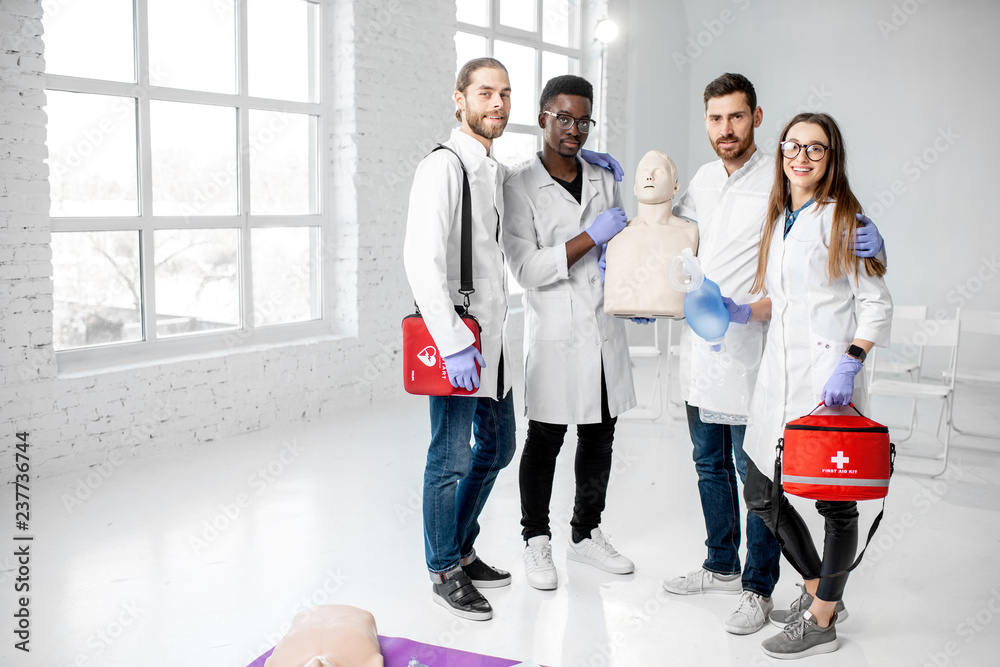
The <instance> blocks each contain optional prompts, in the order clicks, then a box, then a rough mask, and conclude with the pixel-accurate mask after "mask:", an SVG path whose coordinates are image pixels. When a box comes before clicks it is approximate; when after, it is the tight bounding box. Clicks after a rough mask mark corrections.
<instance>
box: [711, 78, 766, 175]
mask: <svg viewBox="0 0 1000 667" xmlns="http://www.w3.org/2000/svg"><path fill="white" fill-rule="evenodd" d="M762 118H763V114H762V112H761V110H760V107H757V109H755V110H752V109H750V103H749V102H747V96H746V94H744V93H741V92H737V93H731V94H729V95H725V96H723V97H713V98H711V99H710V100H708V106H707V107H706V109H705V129H706V130H707V131H708V140H709V141H710V142H711V143H712V149H713V150H714V151H715V154H716V155H718V156H719V157H721V158H722V159H723V160H726V161H738V160H740V159H742V158H743V157H744V156H745V155H747V153H748V152H749V151H751V150H752V149H753V130H754V128H755V127H760V121H761V120H762Z"/></svg>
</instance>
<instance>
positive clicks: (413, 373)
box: [403, 144, 483, 396]
mask: <svg viewBox="0 0 1000 667" xmlns="http://www.w3.org/2000/svg"><path fill="white" fill-rule="evenodd" d="M437 150H446V151H448V152H449V153H452V154H453V155H454V156H455V157H456V158H458V163H459V164H460V165H461V166H462V247H461V267H460V269H461V285H460V287H459V290H458V291H459V293H460V294H462V296H464V297H465V305H463V306H455V310H456V311H457V312H458V314H459V317H461V318H462V322H463V324H465V326H467V327H469V330H470V331H472V334H473V336H475V341H474V342H473V345H475V346H476V349H477V350H479V352H480V353H482V351H483V346H482V342H481V341H480V333H481V331H482V330H481V328H480V326H479V320H477V319H476V318H475V317H473V316H472V315H471V314H469V295H471V294H472V293H473V292H475V291H476V290H475V288H474V287H473V286H472V192H471V190H470V188H469V175H468V173H466V171H465V164H463V163H462V158H460V157H458V153H456V152H455V151H453V150H451V149H450V148H448V147H447V146H444V145H442V144H438V146H437V147H436V148H435V149H434V151H437ZM434 151H431V152H432V153H433V152H434ZM480 371H481V369H480V368H479V363H478V362H476V373H479V372H480ZM403 389H405V390H406V391H407V393H410V394H418V395H420V396H468V395H470V394H474V393H475V392H477V391H478V389H473V390H472V391H469V390H468V389H465V388H464V387H453V386H452V384H451V381H450V380H449V379H448V370H447V369H446V368H445V365H444V357H443V356H442V355H441V351H440V350H439V349H438V346H437V344H436V343H435V342H434V339H433V338H432V337H431V334H430V331H428V330H427V323H426V322H424V318H423V316H422V315H421V314H420V308H419V307H417V309H416V312H415V313H413V314H412V315H407V316H406V317H404V318H403Z"/></svg>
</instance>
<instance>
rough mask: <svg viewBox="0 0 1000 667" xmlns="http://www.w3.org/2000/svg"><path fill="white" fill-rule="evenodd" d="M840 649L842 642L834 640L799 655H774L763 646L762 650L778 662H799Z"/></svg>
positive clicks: (800, 652)
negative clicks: (801, 659) (799, 660)
mask: <svg viewBox="0 0 1000 667" xmlns="http://www.w3.org/2000/svg"><path fill="white" fill-rule="evenodd" d="M838 648H840V640H839V639H834V640H833V641H832V642H826V643H825V644H817V645H816V646H813V647H811V648H807V649H806V650H804V651H799V652H798V653H772V652H771V651H768V650H767V649H766V648H764V647H763V646H761V647H760V650H761V651H763V652H764V654H765V655H768V656H770V657H772V658H777V659H778V660H798V659H799V658H808V657H809V656H811V655H822V654H823V653H833V652H834V651H836V650H837V649H838Z"/></svg>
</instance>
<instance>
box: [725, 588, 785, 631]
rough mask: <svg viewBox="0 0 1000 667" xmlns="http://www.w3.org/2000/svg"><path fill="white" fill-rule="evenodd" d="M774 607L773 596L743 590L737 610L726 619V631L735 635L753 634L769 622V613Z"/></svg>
mask: <svg viewBox="0 0 1000 667" xmlns="http://www.w3.org/2000/svg"><path fill="white" fill-rule="evenodd" d="M772 609H774V603H773V602H771V598H766V597H764V596H763V595H758V594H757V593H754V592H753V591H743V594H742V595H740V603H739V604H738V605H737V606H736V611H734V612H733V613H732V614H730V615H729V618H728V619H726V632H731V633H732V634H734V635H751V634H753V633H755V632H757V631H758V630H760V629H761V628H762V627H764V626H765V625H766V624H767V615H768V614H769V613H771V610H772Z"/></svg>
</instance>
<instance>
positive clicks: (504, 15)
mask: <svg viewBox="0 0 1000 667" xmlns="http://www.w3.org/2000/svg"><path fill="white" fill-rule="evenodd" d="M498 1H499V2H500V23H502V24H503V25H506V26H510V27H511V28H519V29H521V30H529V31H531V32H535V31H536V30H537V29H538V28H537V27H535V15H536V14H537V10H536V9H535V8H536V6H537V5H535V0H498ZM504 64H505V65H506V64H507V63H504Z"/></svg>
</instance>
